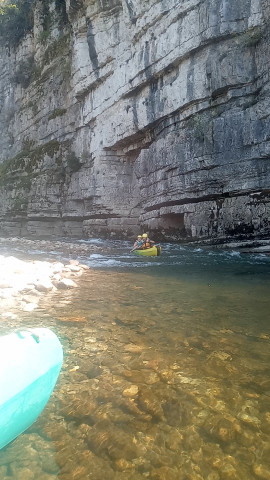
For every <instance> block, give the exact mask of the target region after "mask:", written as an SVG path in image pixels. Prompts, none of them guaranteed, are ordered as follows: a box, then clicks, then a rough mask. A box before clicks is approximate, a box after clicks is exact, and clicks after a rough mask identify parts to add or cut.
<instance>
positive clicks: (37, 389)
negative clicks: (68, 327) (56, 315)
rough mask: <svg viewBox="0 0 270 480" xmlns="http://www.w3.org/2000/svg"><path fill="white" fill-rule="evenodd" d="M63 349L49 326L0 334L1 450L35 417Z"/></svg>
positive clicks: (45, 399) (51, 385)
mask: <svg viewBox="0 0 270 480" xmlns="http://www.w3.org/2000/svg"><path fill="white" fill-rule="evenodd" d="M62 361H63V350H62V346H61V344H60V342H59V340H58V338H57V336H56V335H55V334H54V333H53V332H52V331H51V330H49V329H43V328H35V329H32V330H31V331H24V330H22V331H20V332H18V333H12V334H10V335H5V336H2V337H0V449H1V448H3V447H4V446H6V445H7V444H8V443H10V442H11V441H12V440H14V439H15V438H16V437H17V436H18V435H20V434H21V433H22V432H24V431H25V430H26V429H27V428H28V427H30V426H31V425H32V424H33V423H34V422H35V420H36V419H37V418H38V416H39V415H40V413H41V412H42V410H43V409H44V407H45V405H46V404H47V402H48V400H49V398H50V396H51V393H52V391H53V389H54V386H55V384H56V381H57V378H58V376H59V373H60V370H61V366H62Z"/></svg>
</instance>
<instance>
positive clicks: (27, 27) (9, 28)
mask: <svg viewBox="0 0 270 480" xmlns="http://www.w3.org/2000/svg"><path fill="white" fill-rule="evenodd" d="M32 3H33V0H14V1H12V2H11V1H9V0H0V37H2V38H3V39H4V40H5V41H7V42H9V44H10V45H12V46H16V45H17V44H18V43H19V42H20V40H21V39H22V38H23V36H24V35H25V34H26V33H28V32H30V31H31V30H32V28H33V24H34V18H33V11H32V8H31V6H32Z"/></svg>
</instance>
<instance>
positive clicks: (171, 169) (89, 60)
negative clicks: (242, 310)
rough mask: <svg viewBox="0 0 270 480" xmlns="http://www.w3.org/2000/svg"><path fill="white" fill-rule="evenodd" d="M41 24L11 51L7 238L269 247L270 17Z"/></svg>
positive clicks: (254, 2) (226, 10)
mask: <svg viewBox="0 0 270 480" xmlns="http://www.w3.org/2000/svg"><path fill="white" fill-rule="evenodd" d="M33 9H34V27H33V31H32V32H30V33H29V34H28V35H26V36H25V37H24V38H23V39H22V40H21V42H20V44H19V45H17V46H12V45H10V43H9V42H7V41H4V39H2V41H1V56H0V87H1V88H0V92H1V93H0V128H1V133H0V145H1V149H0V234H2V235H25V236H31V235H33V236H51V235H66V236H72V237H74V236H76V237H95V236H103V237H111V236H113V237H115V238H120V237H123V236H124V238H131V237H132V235H134V234H137V233H138V232H139V233H140V232H141V231H142V230H146V231H148V232H150V233H151V235H153V236H154V237H155V238H157V239H166V240H184V241H191V240H198V239H199V240H208V239H211V240H212V241H217V242H218V241H224V240H228V239H243V238H244V239H250V238H252V239H259V238H266V237H268V238H269V232H270V120H269V114H270V97H269V93H270V92H269V87H270V81H269V59H270V47H269V44H270V41H269V40H270V36H269V20H270V18H269V17H270V2H269V1H266V0H241V1H239V0H158V1H157V0H147V1H146V0H77V1H75V0H66V1H64V0H62V1H60V0H49V1H46V2H45V1H41V0H37V1H35V2H34V3H33Z"/></svg>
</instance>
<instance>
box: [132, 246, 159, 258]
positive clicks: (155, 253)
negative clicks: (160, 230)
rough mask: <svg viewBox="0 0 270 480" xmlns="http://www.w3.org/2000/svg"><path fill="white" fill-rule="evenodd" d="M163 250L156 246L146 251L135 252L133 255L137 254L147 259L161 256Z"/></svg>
mask: <svg viewBox="0 0 270 480" xmlns="http://www.w3.org/2000/svg"><path fill="white" fill-rule="evenodd" d="M161 250H162V249H161V246H160V245H154V246H153V247H150V248H145V249H144V250H140V249H139V250H134V251H133V253H136V255H144V256H146V257H158V256H159V255H161Z"/></svg>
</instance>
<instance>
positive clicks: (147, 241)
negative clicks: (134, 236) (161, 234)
mask: <svg viewBox="0 0 270 480" xmlns="http://www.w3.org/2000/svg"><path fill="white" fill-rule="evenodd" d="M155 243H156V242H154V240H150V238H149V237H148V235H147V233H143V234H142V245H141V246H140V247H139V249H140V250H145V249H146V248H151V247H153V246H154V245H155Z"/></svg>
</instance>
